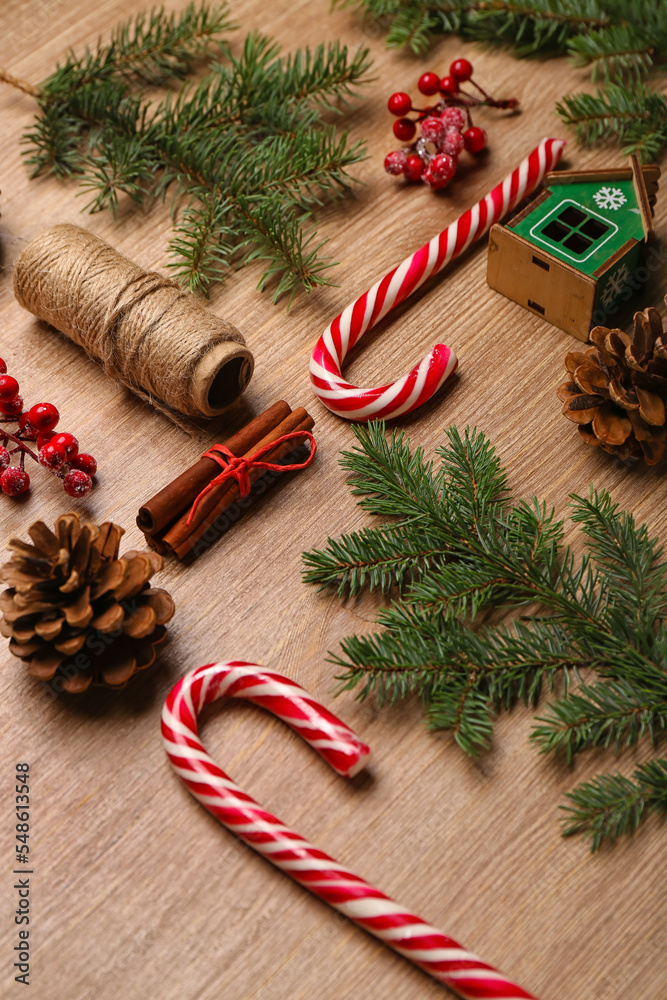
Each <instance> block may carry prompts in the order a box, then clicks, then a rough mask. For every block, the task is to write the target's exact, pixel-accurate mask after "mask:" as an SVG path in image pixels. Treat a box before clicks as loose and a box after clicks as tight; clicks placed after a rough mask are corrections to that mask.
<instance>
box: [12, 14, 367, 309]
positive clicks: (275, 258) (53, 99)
mask: <svg viewBox="0 0 667 1000" xmlns="http://www.w3.org/2000/svg"><path fill="white" fill-rule="evenodd" d="M229 27H231V25H230V23H229V20H228V18H227V12H226V7H225V5H224V4H222V5H220V4H218V5H214V6H208V5H207V4H206V3H202V4H201V5H200V6H198V7H195V6H194V5H193V4H190V5H189V6H188V7H187V8H186V9H185V11H183V12H182V13H181V14H180V15H179V16H178V17H176V16H175V15H169V16H167V15H166V14H165V13H164V12H163V11H162V10H159V11H155V12H153V13H152V14H150V15H143V14H139V15H137V16H136V17H135V18H134V19H133V20H132V21H131V22H128V24H125V25H122V26H121V27H120V28H118V29H117V30H116V32H115V33H114V35H113V36H112V39H111V41H110V42H109V43H108V44H106V45H103V44H99V45H98V48H97V49H96V50H95V51H94V52H90V51H86V53H85V54H84V55H83V56H82V57H80V58H77V57H76V56H75V55H74V54H73V53H71V54H70V55H69V56H68V59H67V60H66V62H65V63H64V64H63V65H62V66H59V67H58V68H57V69H56V71H55V73H54V74H53V75H52V76H51V77H50V78H49V80H48V81H47V82H46V84H45V85H44V86H43V88H42V96H41V98H40V114H39V115H38V118H37V120H36V122H35V124H34V126H33V128H32V129H31V130H30V131H29V132H28V133H27V134H26V136H25V137H24V141H25V142H26V143H28V145H29V146H30V150H29V151H28V154H27V158H28V164H29V165H30V166H31V167H32V175H33V176H35V175H36V174H39V173H41V172H50V173H53V174H55V175H56V176H58V177H60V178H63V177H67V176H72V175H74V174H79V175H81V184H82V186H83V188H84V190H85V191H87V192H88V193H89V195H90V196H91V197H90V200H89V201H88V204H87V208H88V209H89V210H90V211H94V212H97V211H102V210H103V209H107V208H108V209H110V210H111V211H112V212H113V213H115V212H116V211H117V209H118V206H119V204H120V199H121V198H122V197H127V198H130V199H131V200H132V201H134V202H135V203H137V204H143V205H147V204H149V203H151V202H152V201H154V200H156V199H164V198H165V197H166V196H167V194H168V193H170V194H171V196H172V199H173V200H172V206H173V212H174V214H177V213H178V211H179V209H181V211H180V218H179V221H178V223H177V225H176V229H175V232H174V235H173V238H172V240H171V243H170V250H171V253H172V255H173V256H174V257H175V260H172V261H171V262H170V263H169V265H168V266H171V267H173V268H174V270H175V272H176V274H177V275H178V277H179V279H180V280H181V281H182V282H183V283H185V284H187V285H188V286H189V288H190V289H191V290H192V291H200V292H206V291H207V290H208V288H209V286H210V284H211V282H213V281H221V280H223V279H224V277H225V275H226V274H227V272H228V270H229V268H230V266H232V265H233V266H238V267H240V266H244V265H246V264H250V263H253V262H261V263H262V265H263V273H262V275H261V277H260V279H259V282H258V288H259V289H261V290H263V289H264V288H265V287H267V286H268V285H271V286H272V289H273V299H274V301H275V300H276V299H278V298H279V297H280V296H282V295H284V294H286V295H288V296H289V300H290V301H291V298H292V296H293V295H294V294H295V292H296V291H297V290H299V289H303V290H305V291H306V292H308V291H310V290H311V289H313V288H315V287H316V286H318V285H323V284H329V283H330V282H329V278H328V276H327V272H328V269H329V268H331V267H332V266H333V263H334V262H333V261H332V260H331V259H330V258H328V257H327V256H325V255H324V254H323V252H322V250H323V247H324V245H325V243H326V241H325V240H317V238H316V232H315V229H314V227H313V226H312V225H310V226H309V225H308V219H309V218H312V212H313V211H314V209H315V208H316V207H317V206H319V205H322V204H323V203H324V202H328V201H332V200H335V199H337V198H340V197H342V196H343V195H345V194H347V193H348V192H349V190H350V188H351V186H352V183H353V179H352V177H351V175H350V168H351V167H353V166H354V165H355V164H356V163H358V162H359V161H360V160H362V159H363V158H364V157H365V148H364V145H363V143H361V142H351V141H350V139H349V135H348V133H347V132H343V133H338V132H337V131H336V129H335V128H334V127H333V125H331V124H330V123H329V122H327V121H326V120H325V118H324V117H323V116H324V114H325V113H329V112H330V111H332V110H336V111H341V109H342V105H343V104H345V103H346V102H347V101H349V100H350V99H351V97H352V96H353V95H354V93H355V92H356V89H357V88H358V87H359V85H361V84H362V83H364V82H365V81H366V79H367V77H368V69H369V60H368V53H367V51H366V50H364V49H360V50H359V51H358V52H356V53H354V54H350V53H349V52H348V50H347V48H346V47H345V46H342V45H340V44H339V43H338V42H334V43H330V44H329V45H320V46H318V47H317V48H316V49H314V50H312V51H311V50H309V49H304V50H297V51H296V52H295V53H293V54H292V55H290V56H288V57H283V56H281V54H280V51H279V48H278V46H277V45H276V43H275V42H273V41H272V40H271V39H269V38H266V37H265V36H262V35H261V34H259V33H257V32H251V33H250V34H249V35H248V36H247V37H246V38H245V40H244V44H243V50H242V53H241V55H240V56H238V57H231V56H229V58H228V59H227V60H226V61H225V62H222V63H218V64H216V65H214V66H213V67H212V68H211V70H210V72H209V73H208V74H207V76H205V77H204V79H202V80H201V81H200V82H199V84H197V85H196V86H191V85H189V84H186V85H184V86H183V87H182V88H181V90H180V91H179V92H178V93H177V94H168V95H167V96H166V98H164V99H163V100H162V101H161V102H160V103H159V104H157V105H153V104H152V103H151V102H150V101H149V100H148V99H147V98H146V95H145V93H144V92H143V90H142V89H141V87H145V86H147V85H149V84H150V85H153V84H156V83H161V84H165V83H168V82H169V81H170V80H171V79H174V78H181V77H183V76H185V75H186V74H187V73H188V72H190V70H191V69H192V67H193V65H194V62H195V61H196V60H198V59H200V58H202V57H210V56H211V54H212V53H213V52H214V51H215V53H216V54H217V55H221V54H225V53H227V46H226V43H225V42H224V41H223V40H220V39H218V38H217V35H218V34H219V33H220V32H221V31H223V30H227V29H228V28H229ZM220 192H223V193H224V196H221V194H220ZM183 202H184V207H182V203H183Z"/></svg>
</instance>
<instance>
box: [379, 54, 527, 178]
mask: <svg viewBox="0 0 667 1000" xmlns="http://www.w3.org/2000/svg"><path fill="white" fill-rule="evenodd" d="M472 72H473V70H472V64H471V63H470V62H468V60H467V59H455V60H454V62H453V63H452V64H451V66H450V67H449V76H443V77H442V78H441V77H439V76H438V74H437V73H423V74H422V75H421V76H420V77H419V81H418V82H417V87H418V88H419V91H420V92H421V93H422V94H425V95H426V96H427V97H432V96H433V95H434V94H438V93H439V94H440V99H439V101H438V103H437V104H435V105H432V106H429V107H426V108H415V107H413V105H412V99H411V97H410V95H409V94H404V93H397V94H392V95H391V97H390V98H389V101H388V102H387V106H388V108H389V110H390V111H391V113H392V115H396V116H397V118H398V121H396V122H394V135H395V136H396V138H397V139H400V140H401V141H402V142H410V141H411V140H412V139H414V137H415V134H416V132H417V125H419V126H420V127H421V134H420V136H419V138H418V139H417V140H416V142H413V143H412V145H410V146H408V147H407V149H396V150H394V152H392V153H388V154H387V156H386V157H385V161H384V169H385V170H386V171H387V173H388V174H395V175H400V174H403V176H404V177H405V178H406V180H408V181H423V182H424V183H425V184H428V185H429V187H432V188H435V189H436V190H437V189H438V188H443V187H445V186H446V185H447V184H449V182H450V180H451V179H452V177H453V176H454V174H455V173H456V166H457V163H458V158H459V153H461V152H462V151H463V150H464V149H465V150H467V152H468V153H481V151H482V150H483V149H484V148H485V146H486V142H487V136H486V132H485V131H484V129H483V128H479V126H478V125H473V122H472V114H471V108H474V107H478V106H480V105H486V106H487V107H491V108H505V109H507V108H516V107H518V104H519V102H518V101H516V100H514V98H511V99H510V100H507V101H497V100H496V99H495V98H494V97H491V96H490V95H489V94H487V92H486V91H485V90H483V89H482V87H480V86H479V84H478V83H475V81H474V80H473V78H472ZM462 83H470V84H471V85H472V86H473V87H475V88H476V89H477V90H478V91H479V94H481V97H480V96H478V95H477V94H469V93H466V92H465V91H464V90H462V89H461V84H462ZM410 111H414V112H415V113H416V115H417V117H416V118H414V119H413V118H407V117H406V115H408V114H409V112H410Z"/></svg>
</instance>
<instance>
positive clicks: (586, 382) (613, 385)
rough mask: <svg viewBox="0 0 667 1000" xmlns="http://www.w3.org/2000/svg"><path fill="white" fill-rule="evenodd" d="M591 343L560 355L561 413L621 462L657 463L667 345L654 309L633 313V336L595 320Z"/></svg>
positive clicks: (666, 430)
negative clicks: (562, 370)
mask: <svg viewBox="0 0 667 1000" xmlns="http://www.w3.org/2000/svg"><path fill="white" fill-rule="evenodd" d="M590 339H591V341H592V342H593V344H594V346H593V347H589V348H588V349H587V350H586V351H585V352H584V353H581V352H579V351H573V352H571V353H570V354H568V355H567V357H566V358H565V367H566V368H567V371H568V378H567V379H566V381H565V382H563V383H562V384H561V385H559V387H558V390H557V391H558V396H559V398H560V399H561V400H562V401H563V404H564V405H563V410H562V412H563V414H564V416H566V417H567V418H568V420H573V421H574V422H575V423H576V424H578V425H579V434H580V435H581V437H582V438H583V440H584V441H585V442H586V443H587V444H590V445H593V446H599V447H601V448H603V449H604V450H605V451H606V452H609V454H611V455H617V456H618V457H619V458H620V459H622V460H623V461H626V462H631V461H641V460H642V459H643V460H644V461H645V462H646V464H647V465H656V464H657V463H658V462H659V461H660V459H661V458H662V456H663V454H664V451H665V443H666V441H667V424H666V422H665V400H666V399H667V346H666V343H664V342H663V329H662V320H661V317H660V313H659V312H658V311H657V309H652V308H649V309H645V310H644V312H638V313H635V321H634V330H633V333H632V336H628V334H627V333H623V331H622V330H608V329H607V328H606V327H604V326H596V327H595V329H594V330H591V338H590Z"/></svg>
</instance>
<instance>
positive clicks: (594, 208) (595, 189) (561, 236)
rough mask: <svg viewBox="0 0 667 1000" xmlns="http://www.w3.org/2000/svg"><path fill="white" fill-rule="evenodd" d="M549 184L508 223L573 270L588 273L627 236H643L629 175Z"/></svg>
mask: <svg viewBox="0 0 667 1000" xmlns="http://www.w3.org/2000/svg"><path fill="white" fill-rule="evenodd" d="M549 187H550V190H551V194H550V196H549V197H548V198H545V199H544V201H542V202H540V204H539V205H537V206H536V208H535V209H534V210H533V211H532V212H530V213H529V214H528V215H527V216H526V217H525V218H523V219H522V220H521V222H519V223H517V225H516V226H513V227H512V228H513V230H514V232H515V233H517V234H518V235H519V236H522V237H523V238H524V239H526V240H528V241H529V242H530V243H532V244H533V245H534V246H535V247H537V248H539V249H541V250H545V251H546V252H548V253H550V254H552V255H553V256H554V257H557V258H558V259H559V260H563V261H565V263H566V264H570V265H571V266H572V267H575V268H576V269H577V270H578V271H583V273H584V274H589V275H592V274H593V273H594V272H595V271H596V270H597V269H598V268H599V267H600V266H601V265H602V264H604V263H605V261H607V260H609V258H610V257H612V256H613V255H614V254H615V253H616V251H617V250H619V249H620V248H621V247H622V246H623V245H624V244H625V243H627V241H628V240H629V239H631V238H634V239H636V240H643V239H644V231H643V229H642V219H641V215H640V212H639V207H638V205H637V198H636V196H635V191H634V186H633V183H632V180H626V181H604V180H602V181H579V182H576V183H574V184H565V183H562V184H559V183H558V181H552V182H551V183H550V185H549Z"/></svg>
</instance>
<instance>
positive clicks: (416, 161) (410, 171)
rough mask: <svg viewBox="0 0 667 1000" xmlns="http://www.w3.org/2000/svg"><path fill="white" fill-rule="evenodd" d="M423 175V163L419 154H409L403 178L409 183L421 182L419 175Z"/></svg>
mask: <svg viewBox="0 0 667 1000" xmlns="http://www.w3.org/2000/svg"><path fill="white" fill-rule="evenodd" d="M423 173H424V161H423V160H422V158H421V156H420V155H419V153H410V155H409V156H408V162H407V164H406V167H405V176H406V177H407V179H408V180H409V181H418V180H421V175H422V174H423Z"/></svg>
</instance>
